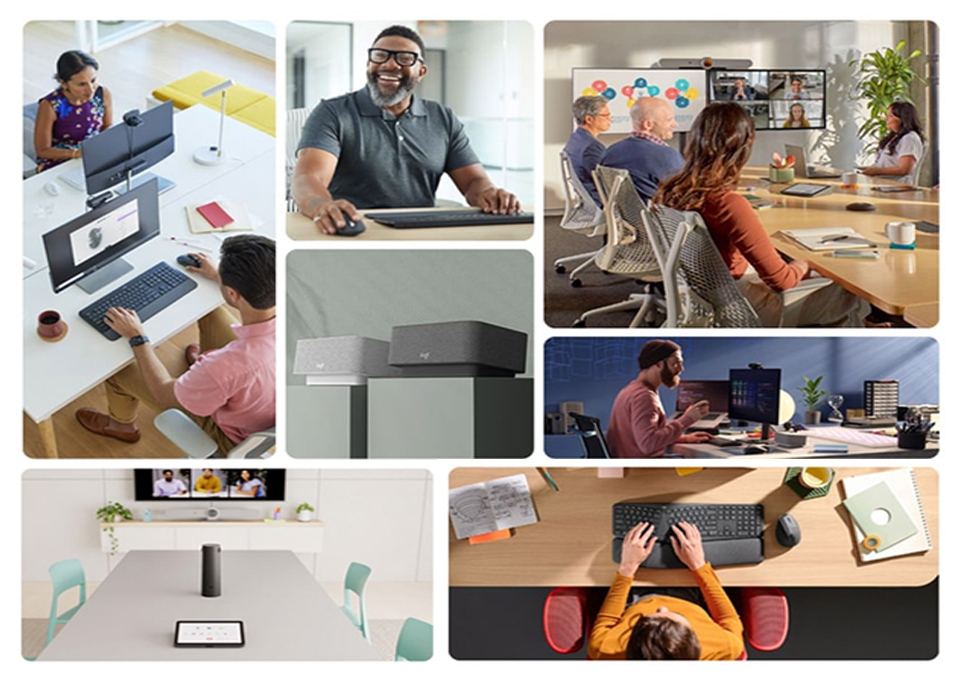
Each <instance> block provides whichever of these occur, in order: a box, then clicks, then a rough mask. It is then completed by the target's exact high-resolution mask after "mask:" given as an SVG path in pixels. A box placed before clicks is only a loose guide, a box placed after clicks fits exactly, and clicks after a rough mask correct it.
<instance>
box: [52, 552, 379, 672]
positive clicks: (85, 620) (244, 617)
mask: <svg viewBox="0 0 960 684" xmlns="http://www.w3.org/2000/svg"><path fill="white" fill-rule="evenodd" d="M200 572H201V570H200V551H129V552H128V553H127V554H126V557H124V559H123V560H122V561H120V563H119V564H118V565H117V567H116V568H115V569H114V570H113V572H111V573H110V574H109V575H108V576H107V578H106V579H105V580H104V581H103V582H102V583H101V584H100V586H99V588H98V589H97V590H96V591H95V592H94V593H93V594H92V595H91V596H90V597H89V598H88V599H87V603H86V604H85V605H84V606H83V607H82V608H80V610H79V611H77V613H76V614H75V615H74V616H73V618H71V620H70V621H69V622H68V623H67V624H66V625H65V626H64V627H63V629H62V630H61V631H60V633H59V634H57V636H56V637H54V639H53V641H52V642H51V643H50V644H49V645H48V646H47V647H46V648H45V649H44V650H43V652H42V653H41V654H40V656H39V657H38V658H37V660H98V661H106V660H124V661H131V660H135V661H167V660H193V661H227V660H229V661H235V660H260V661H281V660H283V661H303V660H324V661H330V660H341V661H343V660H349V661H357V660H379V658H378V657H377V654H376V651H374V649H373V647H372V646H371V645H370V644H369V643H367V641H366V639H364V638H363V635H362V634H361V633H360V630H358V629H357V628H356V627H354V626H353V625H352V624H351V623H350V621H349V620H348V619H347V617H346V616H345V615H344V614H343V612H342V611H341V610H340V608H339V607H338V606H337V605H336V604H335V603H334V602H333V601H332V600H331V599H330V597H329V596H328V595H327V594H326V592H325V591H324V590H323V588H322V587H321V586H320V585H319V584H318V583H317V581H316V580H315V579H314V578H313V577H312V576H311V574H310V573H309V572H308V571H307V569H306V568H305V567H304V566H303V564H302V563H301V562H300V561H299V560H298V559H297V557H296V556H295V555H294V554H293V552H291V551H223V552H221V578H222V579H221V595H220V596H219V597H216V598H207V597H204V596H202V595H201V593H200ZM179 620H198V621H213V620H240V621H242V622H243V630H244V635H245V641H246V644H245V645H244V646H242V647H235V648H195V647H194V648H182V647H181V648H178V647H175V646H174V633H175V627H176V623H177V621H179Z"/></svg>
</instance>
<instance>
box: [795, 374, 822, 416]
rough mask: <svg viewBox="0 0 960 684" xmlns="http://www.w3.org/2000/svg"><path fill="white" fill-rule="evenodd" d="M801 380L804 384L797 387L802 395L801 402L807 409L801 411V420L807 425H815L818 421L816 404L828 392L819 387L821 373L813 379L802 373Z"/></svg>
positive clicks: (818, 403)
mask: <svg viewBox="0 0 960 684" xmlns="http://www.w3.org/2000/svg"><path fill="white" fill-rule="evenodd" d="M803 381H804V383H805V384H804V385H803V386H802V387H798V388H797V389H798V390H799V391H800V394H802V395H803V403H804V404H805V405H806V407H807V410H806V411H804V413H803V422H804V423H805V424H807V425H815V424H817V423H819V422H820V411H818V410H817V406H819V405H820V402H821V401H823V398H824V397H825V396H827V395H828V394H830V393H829V392H828V391H827V390H825V389H820V383H821V382H823V376H822V375H818V376H817V377H816V378H815V379H813V380H811V379H810V378H808V377H807V376H806V375H804V376H803Z"/></svg>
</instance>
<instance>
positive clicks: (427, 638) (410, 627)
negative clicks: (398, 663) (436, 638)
mask: <svg viewBox="0 0 960 684" xmlns="http://www.w3.org/2000/svg"><path fill="white" fill-rule="evenodd" d="M432 657H433V625H431V624H430V623H429V622H424V621H423V620H418V619H417V618H407V619H406V620H404V622H403V627H401V628H400V636H398V637H397V654H396V656H394V660H414V661H423V660H430V658H432Z"/></svg>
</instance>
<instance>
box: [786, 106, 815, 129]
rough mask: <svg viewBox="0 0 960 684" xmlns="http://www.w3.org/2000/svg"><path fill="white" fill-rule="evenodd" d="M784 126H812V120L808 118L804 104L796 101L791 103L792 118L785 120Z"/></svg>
mask: <svg viewBox="0 0 960 684" xmlns="http://www.w3.org/2000/svg"><path fill="white" fill-rule="evenodd" d="M783 127H784V128H810V122H809V121H808V120H807V112H806V111H805V110H804V108H803V105H802V104H800V103H799V102H794V103H793V104H792V105H790V118H789V119H787V120H786V121H784V122H783Z"/></svg>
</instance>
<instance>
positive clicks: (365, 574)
mask: <svg viewBox="0 0 960 684" xmlns="http://www.w3.org/2000/svg"><path fill="white" fill-rule="evenodd" d="M371 572H373V570H371V569H370V566H368V565H364V564H363V563H351V564H350V566H349V567H348V568H347V575H346V577H344V579H343V605H342V606H340V610H341V611H343V614H344V615H346V616H347V619H348V620H350V624H352V625H353V626H354V627H356V628H357V629H359V630H360V633H361V634H362V635H363V638H364V639H366V640H367V642H368V643H369V642H370V627H369V625H368V624H367V603H366V600H365V599H364V597H363V590H364V588H365V587H366V586H367V580H368V579H370V573H371ZM350 594H353V595H354V596H356V597H357V609H356V610H354V609H353V601H352V600H351V598H350Z"/></svg>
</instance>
